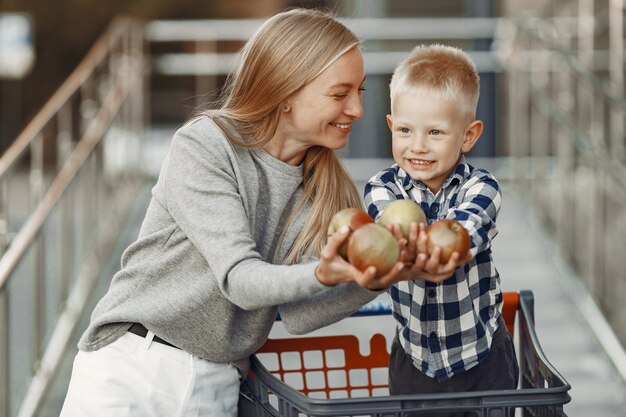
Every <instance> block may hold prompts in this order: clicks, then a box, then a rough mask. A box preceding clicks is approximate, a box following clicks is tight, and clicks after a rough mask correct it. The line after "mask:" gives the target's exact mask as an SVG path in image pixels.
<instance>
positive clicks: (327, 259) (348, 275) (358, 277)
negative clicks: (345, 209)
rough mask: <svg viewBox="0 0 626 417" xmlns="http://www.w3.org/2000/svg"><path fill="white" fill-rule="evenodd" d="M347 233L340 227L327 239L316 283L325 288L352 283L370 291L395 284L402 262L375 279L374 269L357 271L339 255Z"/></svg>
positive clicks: (345, 229)
mask: <svg viewBox="0 0 626 417" xmlns="http://www.w3.org/2000/svg"><path fill="white" fill-rule="evenodd" d="M349 231H350V229H349V228H348V227H347V226H345V227H342V228H341V229H339V230H337V231H336V232H335V233H334V234H332V235H331V236H330V238H329V239H328V242H327V243H326V246H324V248H323V249H322V253H321V255H320V263H319V265H318V267H317V269H316V270H315V276H316V277H317V279H318V281H319V282H321V283H322V284H324V285H327V286H333V285H337V284H341V283H345V282H353V283H355V284H357V285H359V286H361V287H363V288H368V289H370V290H379V289H384V288H386V287H388V286H389V285H391V284H392V283H393V282H395V281H394V279H395V277H396V276H397V275H398V273H399V272H400V271H401V270H402V269H404V263H402V262H397V263H396V264H395V265H394V266H393V268H392V269H391V271H389V272H388V273H387V274H386V275H384V276H383V277H380V278H376V268H375V267H373V266H370V267H369V268H367V269H366V270H365V271H359V270H358V269H357V268H355V267H354V266H353V265H351V264H350V263H349V262H348V261H346V260H345V259H343V258H342V257H341V255H339V247H340V246H341V244H342V243H343V242H344V241H345V240H346V238H347V237H348V232H349ZM388 282H390V283H388Z"/></svg>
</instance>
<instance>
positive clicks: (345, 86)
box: [270, 48, 365, 163]
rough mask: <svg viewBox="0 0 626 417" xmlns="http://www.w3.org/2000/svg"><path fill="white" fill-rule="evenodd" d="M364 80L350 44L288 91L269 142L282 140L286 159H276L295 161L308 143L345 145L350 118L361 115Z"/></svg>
mask: <svg viewBox="0 0 626 417" xmlns="http://www.w3.org/2000/svg"><path fill="white" fill-rule="evenodd" d="M364 82H365V71H364V69H363V55H362V54H361V51H360V50H359V49H358V48H354V49H351V50H350V51H348V52H346V53H345V54H343V55H342V56H341V57H339V59H337V60H336V61H335V62H334V63H333V64H331V65H330V66H329V67H328V68H326V70H324V72H322V73H321V74H320V75H319V76H317V77H316V78H315V79H314V80H313V81H311V82H310V83H309V84H307V85H305V86H304V87H303V88H301V89H300V90H299V91H298V92H297V93H295V94H294V95H292V96H291V97H290V98H289V99H288V100H287V102H286V104H287V110H284V113H283V116H282V118H281V122H280V125H279V129H278V133H277V137H275V139H277V140H276V141H275V143H273V144H272V146H273V147H274V148H275V147H276V145H277V144H278V143H282V146H280V148H281V149H280V151H282V152H281V153H282V154H283V156H284V157H286V158H287V159H288V160H286V159H283V157H280V156H279V159H281V160H284V161H286V162H289V163H293V162H295V163H299V161H301V160H302V158H303V157H304V154H305V153H306V150H307V149H308V148H310V147H312V146H323V147H325V148H330V149H334V150H336V149H340V148H343V147H344V146H346V145H347V143H348V134H349V133H350V131H351V130H352V122H353V121H354V120H355V119H358V118H360V117H361V116H362V115H363V106H362V91H363V83H364ZM270 153H272V154H274V152H272V150H270ZM275 156H276V155H275ZM298 159H299V160H298Z"/></svg>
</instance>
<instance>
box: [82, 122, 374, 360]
mask: <svg viewBox="0 0 626 417" xmlns="http://www.w3.org/2000/svg"><path fill="white" fill-rule="evenodd" d="M301 193H302V168H301V167H295V166H291V165H289V164H286V163H284V162H282V161H280V160H278V159H275V158H274V157H272V156H271V155H270V154H268V153H267V152H266V151H264V150H263V149H261V148H255V149H246V148H242V147H239V146H236V145H234V144H232V143H231V142H230V141H228V140H227V139H226V138H225V136H224V134H223V133H222V132H221V130H220V129H218V127H217V126H216V125H215V124H214V123H213V121H212V120H210V119H209V118H207V117H202V118H199V119H196V120H195V121H193V122H190V123H188V124H187V125H185V126H183V127H182V128H181V129H179V130H178V131H177V132H176V134H175V135H174V138H173V140H172V144H171V147H170V150H169V153H168V155H167V157H166V159H165V161H164V163H163V166H162V168H161V172H160V174H159V179H158V181H157V183H156V185H155V186H154V188H153V190H152V200H151V202H150V205H149V207H148V210H147V213H146V216H145V219H144V221H143V224H142V227H141V231H140V232H139V237H138V238H137V240H136V241H135V242H134V243H133V244H131V245H130V246H129V247H128V248H127V249H126V251H125V252H124V254H123V256H122V265H121V266H122V268H121V270H120V271H119V272H118V273H117V274H116V275H115V276H114V277H113V280H112V282H111V286H110V289H109V291H108V293H107V294H106V295H105V296H104V297H103V298H102V300H101V301H100V302H99V303H98V305H97V306H96V308H95V309H94V311H93V314H92V317H91V323H90V325H89V327H88V328H87V330H86V331H85V333H84V334H83V336H82V338H81V340H80V341H79V344H78V347H79V349H81V350H86V351H92V350H98V349H99V348H101V347H102V346H105V345H107V344H109V343H111V342H113V341H114V340H116V339H117V338H119V337H120V336H121V335H122V334H124V332H126V331H127V329H128V328H129V327H130V325H131V324H130V323H133V322H139V323H142V324H143V325H144V326H145V327H146V328H148V329H149V330H151V331H153V332H154V333H155V334H156V335H158V336H160V337H162V338H163V339H165V340H167V341H169V342H171V343H173V344H174V345H176V346H178V347H180V348H181V349H184V350H185V351H187V352H189V353H191V354H193V355H195V356H198V357H201V358H204V359H207V360H210V361H214V362H232V363H234V364H235V365H236V366H237V367H238V368H239V369H241V370H242V372H245V369H246V367H247V362H248V361H247V359H248V356H249V355H251V354H252V353H254V352H255V350H256V349H258V348H259V347H260V346H261V345H262V344H263V343H264V341H265V339H266V338H267V335H268V333H269V331H270V329H271V327H272V324H273V323H274V319H275V317H276V312H277V309H279V310H280V314H281V317H282V319H283V322H284V324H285V326H286V328H287V330H288V331H290V332H292V333H294V334H302V333H306V332H309V331H312V330H314V329H316V328H319V327H322V326H325V325H327V324H330V323H333V322H335V321H337V320H340V319H341V318H343V317H345V316H347V315H349V314H351V313H352V312H354V311H355V310H356V309H358V308H359V307H360V306H361V305H363V304H364V303H366V302H368V301H370V300H371V299H373V298H374V297H375V296H376V295H378V294H379V293H378V292H373V291H368V290H364V289H361V288H359V287H358V286H356V285H352V284H343V285H339V286H336V287H326V286H324V285H322V284H320V283H319V281H318V280H317V279H316V277H315V273H314V271H315V267H316V266H317V261H314V262H308V263H304V264H299V265H290V266H287V265H279V264H280V263H281V262H282V260H283V259H284V258H285V255H286V253H287V251H288V250H289V248H290V247H291V245H292V244H293V242H294V240H295V238H296V236H297V234H298V233H299V231H300V230H301V228H302V225H303V221H304V215H303V216H301V218H299V219H298V221H296V222H295V223H294V224H292V227H290V229H289V230H288V231H287V233H286V237H285V239H284V241H283V242H282V245H281V246H280V247H276V245H277V241H278V237H279V235H280V233H281V230H282V227H283V226H284V225H285V221H286V219H287V217H288V216H289V213H290V211H291V210H292V208H293V206H294V204H295V202H296V201H297V199H298V197H299V196H300V195H301ZM275 252H277V262H276V263H277V265H275V264H272V260H273V259H274V253H275Z"/></svg>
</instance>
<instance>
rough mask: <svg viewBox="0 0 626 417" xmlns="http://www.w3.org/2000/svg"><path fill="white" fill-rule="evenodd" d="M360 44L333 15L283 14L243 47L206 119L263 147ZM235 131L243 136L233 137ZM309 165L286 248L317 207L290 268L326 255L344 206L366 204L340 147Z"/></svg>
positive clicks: (313, 157)
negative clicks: (292, 105)
mask: <svg viewBox="0 0 626 417" xmlns="http://www.w3.org/2000/svg"><path fill="white" fill-rule="evenodd" d="M360 44H361V43H360V41H359V39H358V38H357V37H356V35H355V34H354V33H353V32H352V31H350V30H349V29H348V28H347V27H346V26H344V25H343V24H342V23H340V22H339V21H338V20H337V19H336V18H335V17H334V16H333V15H331V14H330V13H328V12H325V11H321V10H316V9H293V10H289V11H286V12H282V13H279V14H277V15H275V16H273V17H272V18H270V19H268V20H267V21H266V22H265V23H264V24H263V25H262V26H261V27H260V28H259V29H258V31H257V32H256V33H255V34H254V35H253V36H252V38H251V39H250V40H249V41H248V42H247V43H246V45H245V46H244V47H243V49H242V51H241V52H240V56H239V64H238V68H237V69H236V71H234V72H233V73H231V74H230V75H229V77H228V79H227V83H226V87H225V90H224V93H223V95H222V98H221V103H220V107H219V108H218V109H215V110H208V111H206V112H205V114H207V115H209V116H210V117H212V118H213V120H215V122H216V123H217V124H218V125H219V126H221V127H222V130H223V131H224V132H225V134H227V135H228V136H229V139H230V140H231V141H232V142H234V143H237V144H239V145H241V146H246V147H261V146H263V145H265V144H266V143H268V142H269V141H270V140H271V139H272V137H273V136H274V134H275V133H276V129H277V127H278V123H279V121H280V117H281V115H282V107H283V104H284V102H285V100H287V99H288V98H289V97H290V96H291V95H293V94H294V93H296V92H297V91H298V90H300V89H301V88H302V87H304V86H305V85H306V84H308V83H310V82H311V81H313V79H315V78H316V77H317V76H318V75H320V74H321V73H322V72H323V71H324V70H325V69H326V68H328V67H329V66H330V65H332V64H333V63H334V62H335V61H336V60H337V59H338V58H339V57H341V56H342V55H343V54H345V53H346V52H348V51H350V50H352V49H354V48H358V47H360ZM231 129H234V130H235V131H236V132H237V134H239V135H241V138H237V137H235V136H233V135H231V134H229V130H231ZM303 167H304V181H303V185H304V194H303V196H302V198H301V199H300V201H299V202H298V204H297V205H296V207H295V208H294V210H293V211H292V213H291V216H290V217H289V219H288V220H287V223H286V225H285V226H284V228H283V234H282V235H281V237H280V239H279V245H280V243H281V242H282V240H283V237H284V233H285V232H286V230H287V228H288V227H289V225H290V224H291V223H292V222H293V220H294V219H295V218H296V216H302V215H304V213H303V212H302V209H303V208H304V207H305V206H307V205H309V204H310V207H311V208H310V212H309V213H308V214H307V220H306V222H305V224H304V227H303V229H302V231H301V233H300V234H299V236H298V238H297V239H296V241H295V243H294V245H293V246H292V248H291V249H290V251H289V254H288V255H287V258H286V260H285V263H296V262H298V261H299V260H300V259H301V257H302V255H304V254H309V253H310V254H316V255H319V254H320V252H321V249H322V248H323V246H324V244H325V243H326V231H327V229H328V225H329V224H330V219H331V217H332V216H333V215H334V214H335V213H336V212H337V211H339V210H341V209H343V208H347V207H361V206H362V202H361V198H360V196H359V193H358V191H357V189H356V186H355V185H354V183H353V182H352V180H351V179H350V177H349V175H348V173H347V172H346V171H345V169H344V167H343V165H342V164H341V162H340V160H339V158H338V157H337V155H336V154H335V152H334V151H333V150H331V149H328V148H323V147H313V148H311V149H309V150H308V152H307V153H306V156H305V158H304V161H303ZM277 252H278V251H277Z"/></svg>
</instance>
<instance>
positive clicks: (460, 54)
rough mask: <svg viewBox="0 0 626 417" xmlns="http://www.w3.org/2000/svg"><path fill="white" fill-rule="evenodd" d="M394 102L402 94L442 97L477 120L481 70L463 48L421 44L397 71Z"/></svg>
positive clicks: (392, 78)
mask: <svg viewBox="0 0 626 417" xmlns="http://www.w3.org/2000/svg"><path fill="white" fill-rule="evenodd" d="M389 90H390V95H391V102H392V103H393V100H394V98H395V97H396V96H397V95H398V94H402V93H412V92H413V93H424V92H425V93H429V94H439V95H441V96H442V97H443V98H444V99H446V100H450V101H457V102H458V103H459V104H460V105H461V106H462V108H463V109H464V111H465V112H466V114H467V116H468V118H470V119H474V118H475V117H476V107H477V105H478V97H479V95H480V81H479V78H478V71H477V70H476V66H475V65H474V63H473V62H472V60H471V59H470V57H469V56H468V55H467V54H466V53H465V52H464V51H462V50H461V49H459V48H455V47H452V46H446V45H439V44H433V45H419V46H416V47H415V48H413V50H412V51H411V53H410V54H409V56H408V57H406V58H405V59H404V60H403V61H402V62H401V63H400V64H399V65H398V67H397V68H396V69H395V71H394V73H393V76H392V77H391V83H390V85H389Z"/></svg>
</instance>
